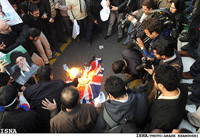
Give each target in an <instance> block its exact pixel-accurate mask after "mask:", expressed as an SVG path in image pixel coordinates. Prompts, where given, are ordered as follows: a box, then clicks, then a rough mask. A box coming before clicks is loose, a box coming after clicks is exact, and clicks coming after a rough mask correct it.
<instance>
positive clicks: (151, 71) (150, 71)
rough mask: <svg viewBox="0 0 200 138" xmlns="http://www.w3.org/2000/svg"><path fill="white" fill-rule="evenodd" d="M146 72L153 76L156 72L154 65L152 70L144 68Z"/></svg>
mask: <svg viewBox="0 0 200 138" xmlns="http://www.w3.org/2000/svg"><path fill="white" fill-rule="evenodd" d="M144 70H146V71H147V72H148V73H149V74H150V75H152V74H153V72H154V66H153V65H152V69H147V68H144Z"/></svg>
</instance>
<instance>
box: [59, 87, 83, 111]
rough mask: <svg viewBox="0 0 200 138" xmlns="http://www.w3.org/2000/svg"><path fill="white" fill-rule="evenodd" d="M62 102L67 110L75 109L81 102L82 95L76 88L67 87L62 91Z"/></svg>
mask: <svg viewBox="0 0 200 138" xmlns="http://www.w3.org/2000/svg"><path fill="white" fill-rule="evenodd" d="M60 101H61V104H62V106H63V107H64V108H65V110H66V109H73V108H74V107H75V106H76V105H77V104H79V101H80V94H79V91H78V89H77V88H75V87H66V88H64V89H63V90H62V92H61V96H60Z"/></svg>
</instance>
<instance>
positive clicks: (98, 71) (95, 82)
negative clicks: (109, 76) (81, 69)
mask: <svg viewBox="0 0 200 138" xmlns="http://www.w3.org/2000/svg"><path fill="white" fill-rule="evenodd" d="M85 71H86V72H87V74H89V72H91V71H94V72H95V75H94V76H93V78H92V80H91V81H90V82H89V83H88V84H85V85H78V86H77V88H78V90H79V92H80V102H81V103H89V104H93V105H94V102H93V100H94V99H95V98H96V97H98V96H99V92H100V87H101V82H102V79H103V73H104V68H101V58H96V59H95V60H94V61H92V62H91V64H90V67H87V68H86V69H85ZM71 81H72V80H70V79H68V80H67V83H68V82H71Z"/></svg>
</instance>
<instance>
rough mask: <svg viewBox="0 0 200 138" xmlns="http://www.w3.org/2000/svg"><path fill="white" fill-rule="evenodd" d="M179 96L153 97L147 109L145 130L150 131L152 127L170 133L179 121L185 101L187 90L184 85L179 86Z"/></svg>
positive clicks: (181, 117)
mask: <svg viewBox="0 0 200 138" xmlns="http://www.w3.org/2000/svg"><path fill="white" fill-rule="evenodd" d="M179 89H180V96H179V98H178V99H174V100H166V99H155V100H154V101H153V102H152V104H151V106H150V110H149V116H148V123H147V125H146V127H145V128H146V129H145V131H147V133H149V132H151V131H152V130H153V129H161V130H163V131H164V132H167V133H171V132H172V130H173V129H176V128H177V127H178V126H179V124H180V123H181V121H182V119H183V116H184V111H185V105H186V102H187V94H188V90H187V88H186V87H185V86H184V85H180V86H179Z"/></svg>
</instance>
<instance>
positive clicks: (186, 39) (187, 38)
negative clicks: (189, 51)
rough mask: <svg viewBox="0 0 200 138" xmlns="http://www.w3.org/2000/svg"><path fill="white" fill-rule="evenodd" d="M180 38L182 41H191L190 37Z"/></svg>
mask: <svg viewBox="0 0 200 138" xmlns="http://www.w3.org/2000/svg"><path fill="white" fill-rule="evenodd" d="M179 40H180V41H181V42H188V41H189V37H187V36H186V37H181V38H179Z"/></svg>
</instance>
